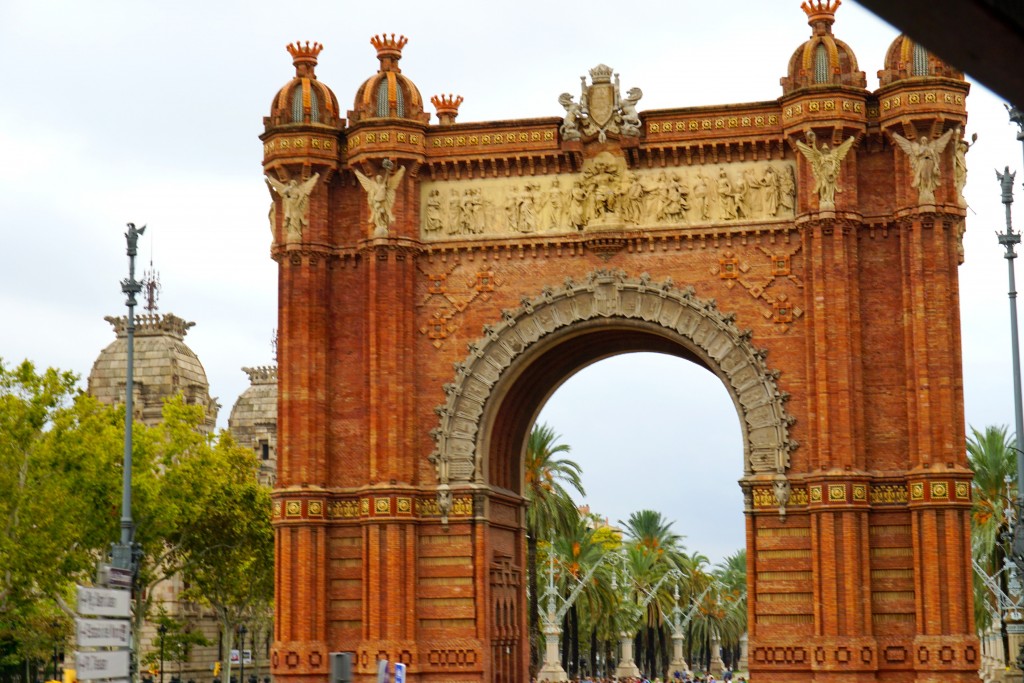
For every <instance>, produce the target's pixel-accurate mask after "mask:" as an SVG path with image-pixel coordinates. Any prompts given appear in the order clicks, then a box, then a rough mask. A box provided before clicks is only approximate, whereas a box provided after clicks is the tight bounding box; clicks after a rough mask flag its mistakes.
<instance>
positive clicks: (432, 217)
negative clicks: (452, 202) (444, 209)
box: [423, 190, 444, 233]
mask: <svg viewBox="0 0 1024 683" xmlns="http://www.w3.org/2000/svg"><path fill="white" fill-rule="evenodd" d="M442 225H444V218H442V217H441V191H440V190H431V191H430V195H428V197H427V211H426V213H425V214H424V216H423V229H424V230H426V231H427V232H429V233H436V232H437V231H438V230H440V229H441V226H442Z"/></svg>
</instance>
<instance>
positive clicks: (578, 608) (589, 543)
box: [550, 516, 615, 677]
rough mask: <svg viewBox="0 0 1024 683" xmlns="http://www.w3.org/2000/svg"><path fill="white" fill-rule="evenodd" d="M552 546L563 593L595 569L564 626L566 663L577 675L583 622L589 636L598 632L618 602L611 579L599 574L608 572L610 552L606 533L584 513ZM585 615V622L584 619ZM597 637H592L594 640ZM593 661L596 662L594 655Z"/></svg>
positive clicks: (573, 675)
mask: <svg viewBox="0 0 1024 683" xmlns="http://www.w3.org/2000/svg"><path fill="white" fill-rule="evenodd" d="M550 547H551V552H552V553H554V557H555V562H556V564H557V565H558V574H559V580H560V584H561V586H560V588H561V593H562V595H563V596H567V595H568V594H569V593H570V592H572V591H573V590H574V589H575V587H576V586H577V585H578V584H579V582H580V581H582V580H583V579H584V578H585V577H586V576H587V574H588V573H590V572H591V570H594V574H593V575H592V576H591V577H590V579H589V581H587V583H586V585H584V586H583V588H582V591H581V592H580V594H579V596H578V598H577V600H576V602H575V603H574V604H573V605H572V606H571V607H570V608H569V611H568V613H567V614H566V623H565V625H564V626H563V629H562V666H563V668H565V670H566V671H567V672H569V675H570V676H572V677H575V676H576V675H577V673H578V670H577V667H578V665H579V662H580V631H581V630H582V629H581V623H584V624H585V626H586V627H587V630H586V632H587V634H588V635H589V634H592V633H594V632H595V631H596V628H597V624H596V622H597V620H599V619H600V617H601V616H602V615H603V614H608V613H610V612H611V611H612V606H613V605H614V597H615V596H614V595H612V593H611V591H610V590H609V585H610V582H609V581H602V578H606V577H605V576H602V575H601V574H599V572H600V569H601V568H605V569H606V571H605V572H604V574H607V573H608V572H607V565H602V564H601V563H602V562H603V560H604V556H605V555H606V554H607V553H608V552H609V551H608V549H607V548H606V547H605V545H604V543H603V541H602V536H600V535H598V534H597V533H596V529H595V528H594V526H593V520H592V519H591V518H590V517H586V516H580V517H579V518H578V520H577V522H576V524H575V525H574V527H573V528H572V529H570V530H568V533H562V534H560V535H558V536H557V537H556V538H555V539H553V541H552V543H551V546H550ZM581 616H582V617H583V618H584V619H585V621H582V620H581ZM593 640H594V639H593V638H591V642H593ZM591 654H592V655H593V653H591ZM591 661H592V663H593V658H592V660H591ZM592 668H593V667H592Z"/></svg>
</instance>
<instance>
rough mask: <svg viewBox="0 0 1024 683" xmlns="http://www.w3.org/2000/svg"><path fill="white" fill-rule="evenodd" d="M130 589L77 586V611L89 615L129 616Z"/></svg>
mask: <svg viewBox="0 0 1024 683" xmlns="http://www.w3.org/2000/svg"><path fill="white" fill-rule="evenodd" d="M131 595H132V594H131V591H123V590H114V589H112V588H86V587H85V586H79V587H78V613H79V614H82V615H85V616H89V617H128V616H131Z"/></svg>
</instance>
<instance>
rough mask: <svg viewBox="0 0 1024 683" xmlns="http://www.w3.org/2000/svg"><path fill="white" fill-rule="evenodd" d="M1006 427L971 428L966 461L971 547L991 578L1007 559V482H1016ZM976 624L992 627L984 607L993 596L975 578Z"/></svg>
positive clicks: (1010, 438) (1012, 455)
mask: <svg viewBox="0 0 1024 683" xmlns="http://www.w3.org/2000/svg"><path fill="white" fill-rule="evenodd" d="M1006 432H1007V428H1006V426H998V427H997V426H993V425H989V426H988V427H986V428H985V431H984V432H979V431H978V430H977V429H975V428H974V427H971V436H969V437H968V439H967V459H968V462H969V464H970V467H971V470H972V471H973V472H974V479H973V482H972V489H973V494H974V495H973V496H972V497H973V499H974V503H973V505H972V509H971V538H972V541H971V544H972V546H973V548H972V551H973V556H974V559H975V560H977V562H978V564H979V565H981V567H982V568H983V569H984V570H985V572H986V573H988V574H989V575H990V576H992V575H994V574H996V573H997V572H999V571H1000V570H1001V569H1002V567H1003V560H1004V558H1005V557H1006V548H1005V547H1004V541H1003V539H1002V536H1003V534H1004V533H1005V532H1006V531H1007V530H1008V523H1007V519H1006V512H1005V510H1006V507H1007V505H1009V504H1012V502H1011V501H1009V500H1007V496H1008V495H1011V493H1010V491H1009V490H1008V489H1007V482H1009V483H1010V484H1011V485H1015V483H1016V473H1017V469H1016V452H1015V448H1014V444H1013V441H1014V440H1013V438H1012V437H1010V436H1007V433H1006ZM974 579H975V581H974V588H975V600H974V609H975V623H976V625H977V627H978V629H979V630H982V631H984V630H985V629H987V628H988V627H989V626H991V624H992V618H991V616H990V612H989V610H988V609H986V608H985V605H986V604H990V602H991V600H992V596H991V595H989V593H988V590H987V589H986V588H985V587H984V585H983V584H982V583H981V581H980V578H979V577H977V576H975V577H974Z"/></svg>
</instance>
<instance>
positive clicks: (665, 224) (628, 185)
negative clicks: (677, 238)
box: [420, 152, 796, 241]
mask: <svg viewBox="0 0 1024 683" xmlns="http://www.w3.org/2000/svg"><path fill="white" fill-rule="evenodd" d="M795 178H796V176H795V165H794V163H793V162H792V161H788V160H784V161H770V162H769V161H749V162H739V163H733V164H725V165H717V164H706V165H695V166H687V167H674V168H660V169H658V168H655V169H636V170H630V169H628V168H627V167H626V162H625V159H623V158H622V157H617V156H614V155H612V154H610V153H608V152H602V153H601V154H598V155H597V156H596V157H594V158H593V159H589V160H587V161H586V162H585V163H584V164H583V167H582V169H581V170H580V172H579V173H576V174H561V175H551V176H533V177H528V178H483V179H472V180H451V181H445V180H433V181H425V182H423V183H422V184H421V190H420V192H421V195H420V202H421V206H420V216H422V219H421V226H420V236H421V237H422V239H424V240H426V241H443V240H451V239H466V238H474V239H475V238H480V237H521V236H523V235H538V234H541V235H556V234H574V233H579V232H584V231H588V232H596V231H601V230H614V229H628V230H635V229H658V228H670V227H680V226H687V225H693V226H700V225H714V224H721V223H742V222H747V221H755V220H756V221H772V220H784V219H792V218H793V217H794V202H795V198H796V179H795Z"/></svg>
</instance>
